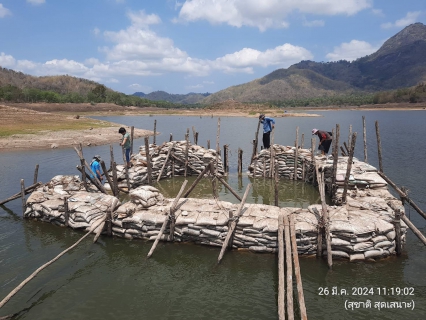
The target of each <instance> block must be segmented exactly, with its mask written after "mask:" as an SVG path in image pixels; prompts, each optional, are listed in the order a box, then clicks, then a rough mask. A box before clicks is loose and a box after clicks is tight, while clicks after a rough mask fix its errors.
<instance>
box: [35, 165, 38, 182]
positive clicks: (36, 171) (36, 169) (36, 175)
mask: <svg viewBox="0 0 426 320" xmlns="http://www.w3.org/2000/svg"><path fill="white" fill-rule="evenodd" d="M38 168H39V165H38V164H36V166H35V170H34V183H37V178H38Z"/></svg>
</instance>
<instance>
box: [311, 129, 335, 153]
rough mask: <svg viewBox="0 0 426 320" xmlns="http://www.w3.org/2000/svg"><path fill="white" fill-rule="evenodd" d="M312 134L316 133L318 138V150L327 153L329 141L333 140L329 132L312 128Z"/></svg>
mask: <svg viewBox="0 0 426 320" xmlns="http://www.w3.org/2000/svg"><path fill="white" fill-rule="evenodd" d="M312 135H317V136H318V138H319V139H320V141H319V144H318V150H321V155H323V156H325V155H327V153H328V150H330V146H331V141H332V140H333V138H332V137H331V134H330V133H329V132H327V131H322V130H318V129H312Z"/></svg>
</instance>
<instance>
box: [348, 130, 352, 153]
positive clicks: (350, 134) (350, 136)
mask: <svg viewBox="0 0 426 320" xmlns="http://www.w3.org/2000/svg"><path fill="white" fill-rule="evenodd" d="M351 139H352V125H351V124H350V125H349V136H348V145H349V148H348V149H349V150H350V149H351Z"/></svg>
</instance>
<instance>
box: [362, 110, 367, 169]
mask: <svg viewBox="0 0 426 320" xmlns="http://www.w3.org/2000/svg"><path fill="white" fill-rule="evenodd" d="M362 133H363V136H364V162H365V163H368V160H367V129H366V126H365V116H362Z"/></svg>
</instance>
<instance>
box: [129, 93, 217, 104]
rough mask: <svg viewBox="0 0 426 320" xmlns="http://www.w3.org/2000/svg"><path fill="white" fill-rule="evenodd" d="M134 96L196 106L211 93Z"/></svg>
mask: <svg viewBox="0 0 426 320" xmlns="http://www.w3.org/2000/svg"><path fill="white" fill-rule="evenodd" d="M133 95H134V96H138V97H141V98H145V99H149V100H152V101H169V102H173V103H181V104H196V103H198V102H199V101H200V100H202V99H204V98H205V97H207V96H209V95H210V93H208V92H207V93H194V92H190V93H188V94H170V93H167V92H165V91H154V92H151V93H148V94H145V93H143V92H135V93H134V94H133Z"/></svg>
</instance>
